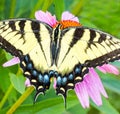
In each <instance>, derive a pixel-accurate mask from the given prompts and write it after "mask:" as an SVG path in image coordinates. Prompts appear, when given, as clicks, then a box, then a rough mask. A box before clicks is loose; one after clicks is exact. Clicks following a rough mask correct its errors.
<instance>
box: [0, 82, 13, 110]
mask: <svg viewBox="0 0 120 114" xmlns="http://www.w3.org/2000/svg"><path fill="white" fill-rule="evenodd" d="M12 89H13V86H12V84H11V85H10V86H9V88H8V90H7V92H6V94H5V96H4V97H3V99H2V101H1V102H0V109H1V108H2V107H3V106H4V104H5V102H6V100H7V98H8V97H9V94H10V92H11V91H12Z"/></svg>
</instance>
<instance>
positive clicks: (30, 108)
mask: <svg viewBox="0 0 120 114" xmlns="http://www.w3.org/2000/svg"><path fill="white" fill-rule="evenodd" d="M37 10H43V11H46V10H48V11H49V12H51V13H52V14H55V15H56V16H57V19H58V20H60V17H61V14H62V12H63V11H65V10H68V11H70V12H71V13H73V14H74V15H76V16H78V17H79V20H80V22H81V23H82V24H83V25H84V26H88V27H93V28H97V29H99V30H102V31H105V32H107V33H110V34H112V35H114V36H116V37H118V38H120V0H99V1H98V0H0V20H4V19H9V18H35V17H34V13H35V11H37ZM10 58H11V55H10V54H8V53H6V52H5V51H4V50H2V49H0V101H1V102H0V114H5V113H6V112H8V110H10V109H11V107H12V108H13V109H15V106H16V105H15V103H18V104H17V109H16V110H15V111H13V113H14V114H56V113H57V114H93V113H94V114H119V113H120V76H115V75H112V74H103V73H101V72H100V71H98V70H97V72H98V73H99V75H100V77H101V79H102V82H103V84H104V86H105V88H106V91H107V93H108V95H109V99H105V98H103V105H102V106H101V107H97V106H96V105H95V104H94V103H93V102H92V101H91V102H90V104H91V105H90V108H88V109H83V108H82V107H81V104H80V103H79V101H78V99H77V97H76V95H75V93H74V91H69V93H68V99H67V109H65V108H64V102H63V99H62V97H61V96H56V95H55V92H54V90H53V88H52V87H51V88H50V90H49V91H47V92H46V93H47V94H46V95H45V96H44V95H40V96H39V98H38V100H37V103H36V104H33V97H34V94H35V91H33V92H32V93H31V92H30V90H32V89H31V88H28V89H26V88H25V86H24V81H25V78H24V76H23V75H22V72H21V70H20V67H19V65H15V66H11V67H8V68H3V67H2V64H3V63H4V62H5V61H7V60H9V59H10ZM113 64H114V65H116V66H117V67H118V68H119V69H120V64H119V62H114V63H113ZM30 93H31V94H30ZM29 94H30V95H29ZM27 95H28V97H27ZM20 97H21V99H20V101H21V102H22V100H23V102H22V104H20V101H19V100H18V99H19V98H20ZM24 99H25V101H24Z"/></svg>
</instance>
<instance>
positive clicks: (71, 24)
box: [53, 20, 82, 29]
mask: <svg viewBox="0 0 120 114" xmlns="http://www.w3.org/2000/svg"><path fill="white" fill-rule="evenodd" d="M58 24H61V27H60V29H65V28H67V27H75V26H82V24H80V23H79V22H76V21H72V20H63V21H59V22H57V23H56V24H55V25H54V26H53V28H55V27H56V26H57V25H58Z"/></svg>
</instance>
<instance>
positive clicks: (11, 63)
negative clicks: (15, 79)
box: [3, 57, 20, 67]
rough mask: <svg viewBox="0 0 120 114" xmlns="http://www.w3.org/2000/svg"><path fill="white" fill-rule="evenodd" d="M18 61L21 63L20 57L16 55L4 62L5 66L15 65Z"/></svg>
mask: <svg viewBox="0 0 120 114" xmlns="http://www.w3.org/2000/svg"><path fill="white" fill-rule="evenodd" d="M18 63H20V59H19V58H18V57H14V58H12V59H11V60H9V61H7V62H5V63H4V64H3V67H8V66H12V65H15V64H18Z"/></svg>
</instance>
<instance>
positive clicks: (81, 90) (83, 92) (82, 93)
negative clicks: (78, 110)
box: [75, 81, 89, 108]
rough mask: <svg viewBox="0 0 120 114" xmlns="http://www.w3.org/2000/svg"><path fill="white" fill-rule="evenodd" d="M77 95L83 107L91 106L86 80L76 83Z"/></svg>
mask: <svg viewBox="0 0 120 114" xmlns="http://www.w3.org/2000/svg"><path fill="white" fill-rule="evenodd" d="M75 92H76V95H77V97H78V99H79V101H80V103H81V105H82V107H83V108H89V96H88V93H87V88H86V84H85V82H84V81H83V82H80V83H77V84H76V85H75Z"/></svg>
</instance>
